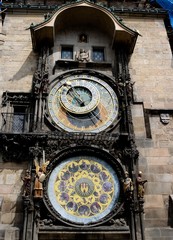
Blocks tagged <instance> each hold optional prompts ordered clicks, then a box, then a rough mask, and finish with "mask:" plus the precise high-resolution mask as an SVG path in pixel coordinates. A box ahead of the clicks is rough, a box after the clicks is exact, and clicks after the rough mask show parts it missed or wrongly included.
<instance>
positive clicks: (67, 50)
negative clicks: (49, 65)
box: [61, 46, 73, 59]
mask: <svg viewBox="0 0 173 240" xmlns="http://www.w3.org/2000/svg"><path fill="white" fill-rule="evenodd" d="M61 59H73V47H72V46H62V47H61Z"/></svg>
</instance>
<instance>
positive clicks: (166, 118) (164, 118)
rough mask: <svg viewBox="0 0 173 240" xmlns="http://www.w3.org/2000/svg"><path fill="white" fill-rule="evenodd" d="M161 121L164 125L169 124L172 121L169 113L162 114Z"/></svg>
mask: <svg viewBox="0 0 173 240" xmlns="http://www.w3.org/2000/svg"><path fill="white" fill-rule="evenodd" d="M160 121H161V123H163V124H168V123H169V121H170V116H169V113H161V114H160Z"/></svg>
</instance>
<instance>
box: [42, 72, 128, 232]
mask: <svg viewBox="0 0 173 240" xmlns="http://www.w3.org/2000/svg"><path fill="white" fill-rule="evenodd" d="M46 117H47V120H48V121H49V124H51V126H52V127H54V129H55V130H56V131H57V132H64V134H70V137H71V136H73V135H76V134H82V135H83V136H84V137H85V136H89V135H90V134H92V136H94V137H93V139H95V138H96V136H98V135H101V134H103V133H107V132H110V131H111V130H112V129H115V128H116V127H117V126H118V125H119V118H120V113H119V100H118V91H117V85H116V84H115V82H114V81H113V79H112V78H111V77H108V76H107V75H104V74H102V73H99V72H97V71H90V70H81V69H80V70H79V69H78V70H71V71H67V72H64V73H63V74H60V75H59V76H58V77H56V78H55V79H54V80H53V81H52V83H51V84H50V90H49V94H48V97H47V114H46ZM78 143H79V142H78ZM78 143H77V140H74V143H73V145H75V146H74V147H71V148H70V147H69V146H68V147H67V148H66V150H64V151H60V152H59V153H58V154H57V156H55V158H54V159H53V160H52V161H51V164H49V166H48V170H47V171H48V172H49V175H48V177H47V178H46V181H45V184H44V196H45V198H44V203H45V205H46V206H47V208H48V209H49V211H50V212H51V214H52V216H54V217H55V219H57V220H59V221H60V222H62V223H64V224H68V225H70V226H75V227H81V226H83V227H91V226H97V225H100V224H103V223H106V222H107V221H110V219H111V218H112V217H113V216H115V215H116V214H117V212H118V211H119V210H120V209H121V207H122V201H121V200H120V198H121V197H120V196H121V194H122V178H123V175H124V170H123V167H122V165H121V164H120V162H119V161H118V160H116V159H115V158H114V157H113V156H112V155H111V154H110V153H108V152H106V151H103V150H102V149H101V148H100V146H99V144H96V143H94V147H93V146H91V145H92V144H89V146H88V147H87V146H86V142H84V143H83V144H81V142H80V143H79V144H78Z"/></svg>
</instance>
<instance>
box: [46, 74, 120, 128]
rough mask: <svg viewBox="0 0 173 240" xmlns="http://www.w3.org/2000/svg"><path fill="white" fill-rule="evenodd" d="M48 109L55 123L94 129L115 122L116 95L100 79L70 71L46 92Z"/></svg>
mask: <svg viewBox="0 0 173 240" xmlns="http://www.w3.org/2000/svg"><path fill="white" fill-rule="evenodd" d="M48 110H49V116H50V117H51V121H52V122H53V124H54V126H55V127H58V128H61V129H62V130H65V131H68V132H96V133H98V132H101V131H103V130H105V129H107V128H108V127H110V126H111V125H112V124H113V122H116V120H117V117H118V99H117V95H116V93H115V91H114V90H113V89H112V87H111V86H110V85H109V84H108V83H107V82H105V81H104V80H103V79H100V78H98V77H96V76H91V75H89V74H76V75H74V74H72V75H70V76H68V77H66V78H63V79H62V80H59V82H57V83H56V84H55V85H54V87H53V88H52V90H51V91H50V94H49V96H48Z"/></svg>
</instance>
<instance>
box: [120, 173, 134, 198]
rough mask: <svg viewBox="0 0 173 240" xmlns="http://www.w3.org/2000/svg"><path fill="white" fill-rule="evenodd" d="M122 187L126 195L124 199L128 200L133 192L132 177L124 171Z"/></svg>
mask: <svg viewBox="0 0 173 240" xmlns="http://www.w3.org/2000/svg"><path fill="white" fill-rule="evenodd" d="M123 189H124V193H125V196H126V200H129V199H131V198H132V194H133V189H134V188H133V182H132V179H131V178H130V177H129V173H128V172H127V171H126V172H125V179H124V182H123Z"/></svg>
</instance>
